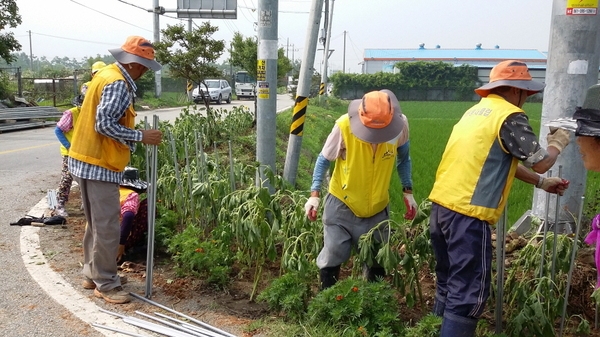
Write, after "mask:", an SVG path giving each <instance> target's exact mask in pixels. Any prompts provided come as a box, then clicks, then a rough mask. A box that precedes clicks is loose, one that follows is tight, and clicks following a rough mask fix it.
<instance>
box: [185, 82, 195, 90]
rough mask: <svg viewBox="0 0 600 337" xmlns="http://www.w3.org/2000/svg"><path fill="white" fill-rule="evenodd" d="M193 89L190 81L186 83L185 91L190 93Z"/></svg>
mask: <svg viewBox="0 0 600 337" xmlns="http://www.w3.org/2000/svg"><path fill="white" fill-rule="evenodd" d="M193 88H194V84H193V83H192V81H187V91H192V89H193Z"/></svg>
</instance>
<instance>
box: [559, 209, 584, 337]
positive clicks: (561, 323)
mask: <svg viewBox="0 0 600 337" xmlns="http://www.w3.org/2000/svg"><path fill="white" fill-rule="evenodd" d="M584 201H585V197H581V202H580V203H579V212H578V214H577V227H576V229H575V237H573V250H572V251H571V264H570V265H569V275H568V276H567V289H566V290H565V302H564V303H563V308H562V309H563V311H562V315H561V316H560V333H559V334H558V336H559V337H562V335H563V331H564V328H565V315H566V314H567V304H568V303H569V290H570V289H571V280H572V279H573V269H574V268H575V256H576V255H577V242H578V241H579V230H580V229H581V215H582V214H583V203H584Z"/></svg>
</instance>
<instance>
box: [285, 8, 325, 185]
mask: <svg viewBox="0 0 600 337" xmlns="http://www.w3.org/2000/svg"><path fill="white" fill-rule="evenodd" d="M322 9H323V0H313V2H312V7H311V10H310V14H309V18H308V30H307V32H306V42H305V43H304V56H303V58H302V64H301V65H300V74H299V75H298V87H297V91H296V103H295V104H294V111H293V114H292V124H291V126H290V138H289V140H288V148H287V153H286V156H285V165H284V168H283V178H284V179H285V180H286V181H288V182H289V183H290V184H292V185H295V184H296V175H297V173H298V162H299V159H300V149H301V148H302V133H303V130H304V120H305V118H306V107H307V106H308V96H309V93H310V83H311V79H312V74H313V72H314V68H313V65H314V63H315V53H316V51H317V41H318V38H319V26H320V24H321V11H322Z"/></svg>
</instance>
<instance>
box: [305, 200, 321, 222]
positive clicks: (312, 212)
mask: <svg viewBox="0 0 600 337" xmlns="http://www.w3.org/2000/svg"><path fill="white" fill-rule="evenodd" d="M319 200H320V199H319V197H310V198H308V201H306V204H304V211H305V214H306V217H307V218H308V220H310V221H315V220H317V209H318V208H319Z"/></svg>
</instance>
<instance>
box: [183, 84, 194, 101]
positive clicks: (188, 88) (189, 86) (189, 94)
mask: <svg viewBox="0 0 600 337" xmlns="http://www.w3.org/2000/svg"><path fill="white" fill-rule="evenodd" d="M185 88H186V90H187V96H188V99H189V100H190V101H191V100H192V90H193V89H194V82H192V81H190V80H188V81H187V83H186V87H185Z"/></svg>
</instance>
